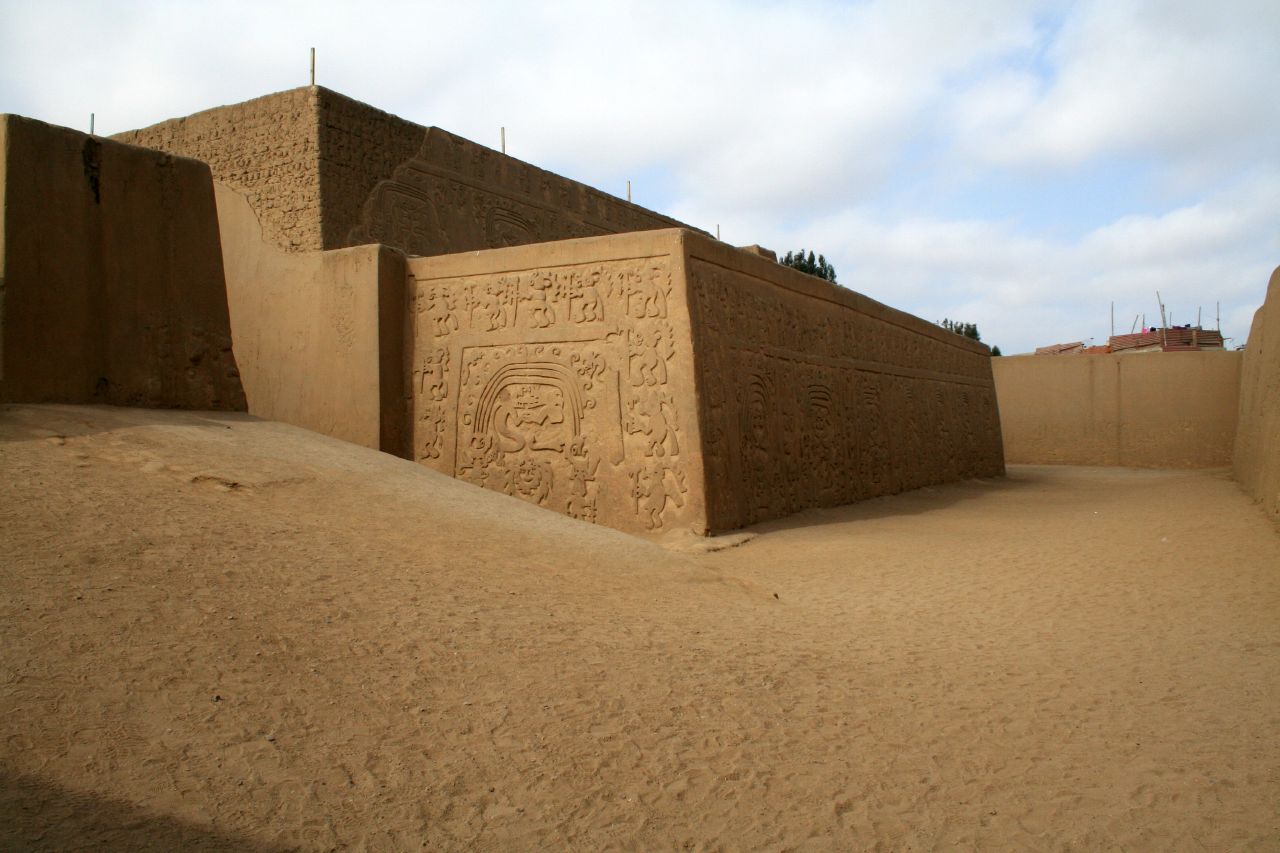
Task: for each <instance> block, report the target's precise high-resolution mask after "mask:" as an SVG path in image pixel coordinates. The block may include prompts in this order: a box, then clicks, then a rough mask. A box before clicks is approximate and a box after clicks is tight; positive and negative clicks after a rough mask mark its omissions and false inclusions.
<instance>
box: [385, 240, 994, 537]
mask: <svg viewBox="0 0 1280 853" xmlns="http://www.w3.org/2000/svg"><path fill="white" fill-rule="evenodd" d="M410 272H411V274H412V275H413V276H414V279H413V281H412V283H411V292H412V294H413V296H412V307H411V311H410V313H411V316H412V318H413V327H414V331H413V333H412V355H411V369H410V371H409V374H410V375H411V388H410V396H411V398H412V399H413V401H414V403H413V429H412V433H413V448H414V458H415V459H417V460H418V461H419V462H422V463H423V464H426V465H429V466H431V467H433V468H435V469H436V470H439V471H442V472H445V473H448V474H451V475H453V476H456V477H461V478H463V479H466V480H469V481H471V482H474V483H476V484H477V485H481V486H484V487H486V488H490V489H495V490H498V491H502V492H505V493H507V494H510V495H513V496H516V497H520V498H523V499H525V500H528V501H532V502H534V503H537V504H539V505H541V506H546V507H549V508H551V509H555V510H558V511H560V512H565V513H567V514H569V515H572V516H574V517H577V518H582V519H585V520H589V521H596V522H598V523H601V524H606V525H609V526H611V527H617V528H620V529H623V530H633V531H641V532H643V531H662V530H668V529H671V528H672V527H673V526H677V525H685V526H690V527H692V528H693V529H695V530H698V531H700V532H705V531H707V530H712V531H719V530H728V529H733V528H736V527H741V526H743V525H747V524H751V523H754V522H757V521H763V520H766V519H769V518H777V517H780V516H784V515H787V514H790V513H793V512H796V511H799V510H801V509H804V508H806V507H812V506H824V505H833V504H839V503H847V502H851V501H856V500H861V499H864V498H869V497H875V496H877V495H884V494H890V493H893V492H898V491H902V490H904V489H910V488H915V487H918V486H923V485H928V484H931V483H939V482H944V481H947V480H954V479H960V478H963V477H974V476H994V475H999V474H1000V473H1002V472H1003V470H1004V466H1003V460H1002V456H1001V444H1000V426H999V421H998V417H997V414H996V409H995V394H994V389H993V386H992V382H991V373H990V370H991V368H990V358H989V357H988V356H987V355H986V351H985V349H984V348H982V347H980V346H978V345H975V344H972V343H970V342H967V341H964V340H963V339H961V338H958V337H955V336H953V335H951V334H950V333H948V332H944V331H942V330H940V329H937V328H936V327H935V326H933V325H932V324H930V323H926V322H924V321H922V320H918V319H916V318H913V317H910V316H909V315H906V314H903V313H902V312H899V311H894V310H893V309H889V308H886V307H885V306H883V305H880V304H878V303H875V302H873V301H871V300H869V299H866V298H864V297H860V296H858V295H856V294H854V293H852V292H850V291H846V290H843V289H840V288H836V287H834V286H830V285H826V284H825V283H822V282H818V281H817V280H816V279H811V277H808V276H803V274H801V273H797V272H795V271H793V270H789V269H786V268H784V267H781V266H779V265H778V264H776V263H773V262H771V261H766V260H764V259H760V258H753V257H749V256H747V255H746V254H745V253H742V252H739V251H737V250H735V249H732V248H730V247H727V246H724V245H723V244H719V243H716V242H715V241H712V240H710V239H707V238H704V237H702V236H700V235H697V234H693V233H691V232H687V231H676V230H667V231H660V232H651V233H650V234H649V235H644V234H633V235H622V236H617V237H607V238H599V239H594V240H582V241H571V242H567V243H557V244H546V245H544V246H530V247H522V248H515V249H506V250H498V251H494V252H482V253H478V254H472V255H461V256H447V257H441V258H433V259H417V260H412V261H410Z"/></svg>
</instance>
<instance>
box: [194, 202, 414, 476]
mask: <svg viewBox="0 0 1280 853" xmlns="http://www.w3.org/2000/svg"><path fill="white" fill-rule="evenodd" d="M217 200H218V218H219V221H220V223H221V229H222V238H223V251H224V253H225V264H226V275H227V293H228V299H229V301H230V303H231V331H232V337H233V339H234V341H235V352H236V357H237V359H238V360H239V363H240V365H241V371H242V373H243V377H244V389H245V393H246V395H247V396H248V403H249V412H250V413H251V414H254V415H257V416H259V417H262V418H268V419H270V420H277V421H284V422H285V423H290V424H293V425H295V426H300V427H304V428H306V429H309V430H312V431H314V432H319V433H323V434H325V435H329V436H333V437H334V438H340V439H343V440H345V441H351V442H354V443H356V444H361V445H364V446H365V447H371V448H374V449H380V450H384V451H387V452H389V453H395V454H397V455H401V456H407V455H408V454H407V451H406V447H405V434H404V427H405V424H406V418H407V415H406V410H405V399H404V372H403V371H404V358H405V356H404V336H405V313H404V306H405V281H406V272H405V265H404V255H403V254H402V253H400V252H398V251H396V250H395V249H391V248H389V247H387V246H358V247H356V248H352V249H340V250H336V251H332V252H305V253H289V252H285V251H282V250H281V249H278V248H277V247H276V246H275V245H274V244H272V243H269V242H268V241H267V240H265V239H264V238H263V235H262V229H261V227H260V225H259V223H258V220H257V218H256V217H255V216H254V213H253V210H252V209H251V208H250V206H249V203H248V201H247V200H246V199H245V198H244V197H243V196H242V195H240V194H239V193H237V192H236V191H234V190H232V189H231V188H229V187H226V186H222V185H218V187H217Z"/></svg>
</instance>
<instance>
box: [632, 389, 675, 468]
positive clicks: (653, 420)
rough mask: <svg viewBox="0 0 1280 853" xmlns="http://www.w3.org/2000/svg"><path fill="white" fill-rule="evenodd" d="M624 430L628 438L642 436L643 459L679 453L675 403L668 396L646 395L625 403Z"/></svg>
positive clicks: (663, 394) (658, 394) (662, 394)
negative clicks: (628, 435)
mask: <svg viewBox="0 0 1280 853" xmlns="http://www.w3.org/2000/svg"><path fill="white" fill-rule="evenodd" d="M625 427H626V430H627V433H628V434H630V435H641V436H644V441H645V450H644V455H645V456H667V455H670V456H676V455H678V454H679V453H680V442H679V440H678V439H677V437H676V430H677V429H678V425H677V423H676V407H675V401H673V400H672V399H671V395H670V394H666V393H649V394H646V395H645V396H644V397H642V398H639V399H634V400H630V401H628V402H627V419H626V423H625Z"/></svg>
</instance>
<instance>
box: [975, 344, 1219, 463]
mask: <svg viewBox="0 0 1280 853" xmlns="http://www.w3.org/2000/svg"><path fill="white" fill-rule="evenodd" d="M1240 364H1241V358H1240V353H1236V352H1169V353H1135V354H1128V355H1115V354H1103V355H1064V356H1035V355H1028V356H1006V357H1004V358H997V359H993V360H992V369H993V370H994V371H995V382H996V393H997V395H998V396H999V401H1000V418H1001V421H1002V427H1003V430H1004V452H1005V459H1006V460H1007V461H1008V462H1011V463H1028V464H1062V465H1130V466H1134V467H1139V468H1213V467H1220V466H1226V465H1230V464H1231V447H1232V442H1233V440H1234V438H1235V433H1236V409H1237V404H1238V403H1237V401H1238V396H1239V393H1238V392H1239V380H1240Z"/></svg>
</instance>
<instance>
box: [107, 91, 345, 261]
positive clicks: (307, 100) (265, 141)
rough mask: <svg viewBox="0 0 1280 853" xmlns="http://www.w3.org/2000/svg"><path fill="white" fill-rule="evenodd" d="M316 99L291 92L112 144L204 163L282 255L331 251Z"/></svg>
mask: <svg viewBox="0 0 1280 853" xmlns="http://www.w3.org/2000/svg"><path fill="white" fill-rule="evenodd" d="M316 97H317V96H316V91H315V90H313V89H310V88H304V89H292V90H290V91H287V92H279V93H276V94H274V95H266V96H264V97H261V98H254V99H253V100H252V101H246V102H244V103H242V104H235V105H234V106H227V107H218V108H217V109H212V110H205V111H204V112H199V113H196V114H195V115H191V116H187V117H186V118H177V119H171V120H169V121H165V122H161V123H160V124H156V125H152V126H151V127H148V128H145V129H142V130H131V131H128V132H126V133H121V134H117V135H116V136H115V137H114V138H115V139H118V140H120V141H121V142H128V143H130V144H132V145H143V146H146V147H147V148H155V149H158V150H160V151H168V152H169V153H171V154H178V155H180V156H183V157H194V158H195V159H197V160H203V161H204V162H205V163H208V164H209V168H210V169H212V170H213V177H214V179H215V180H217V181H219V182H220V183H224V184H226V185H227V186H229V187H231V188H233V189H235V190H237V191H238V192H241V193H244V194H245V195H246V196H247V197H248V199H249V203H250V205H251V206H252V207H253V210H254V212H255V213H256V214H257V215H258V219H259V220H260V221H261V222H262V228H263V232H264V233H265V234H266V235H267V238H268V239H269V240H271V241H272V242H274V243H275V244H276V245H278V246H280V247H281V248H283V249H287V250H290V251H308V250H315V249H324V248H332V247H328V246H325V244H324V241H323V239H322V237H321V228H320V173H319V169H318V163H319V157H320V151H319V145H320V140H319V135H318V133H317V131H316V126H317V115H318V111H317V106H316Z"/></svg>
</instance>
